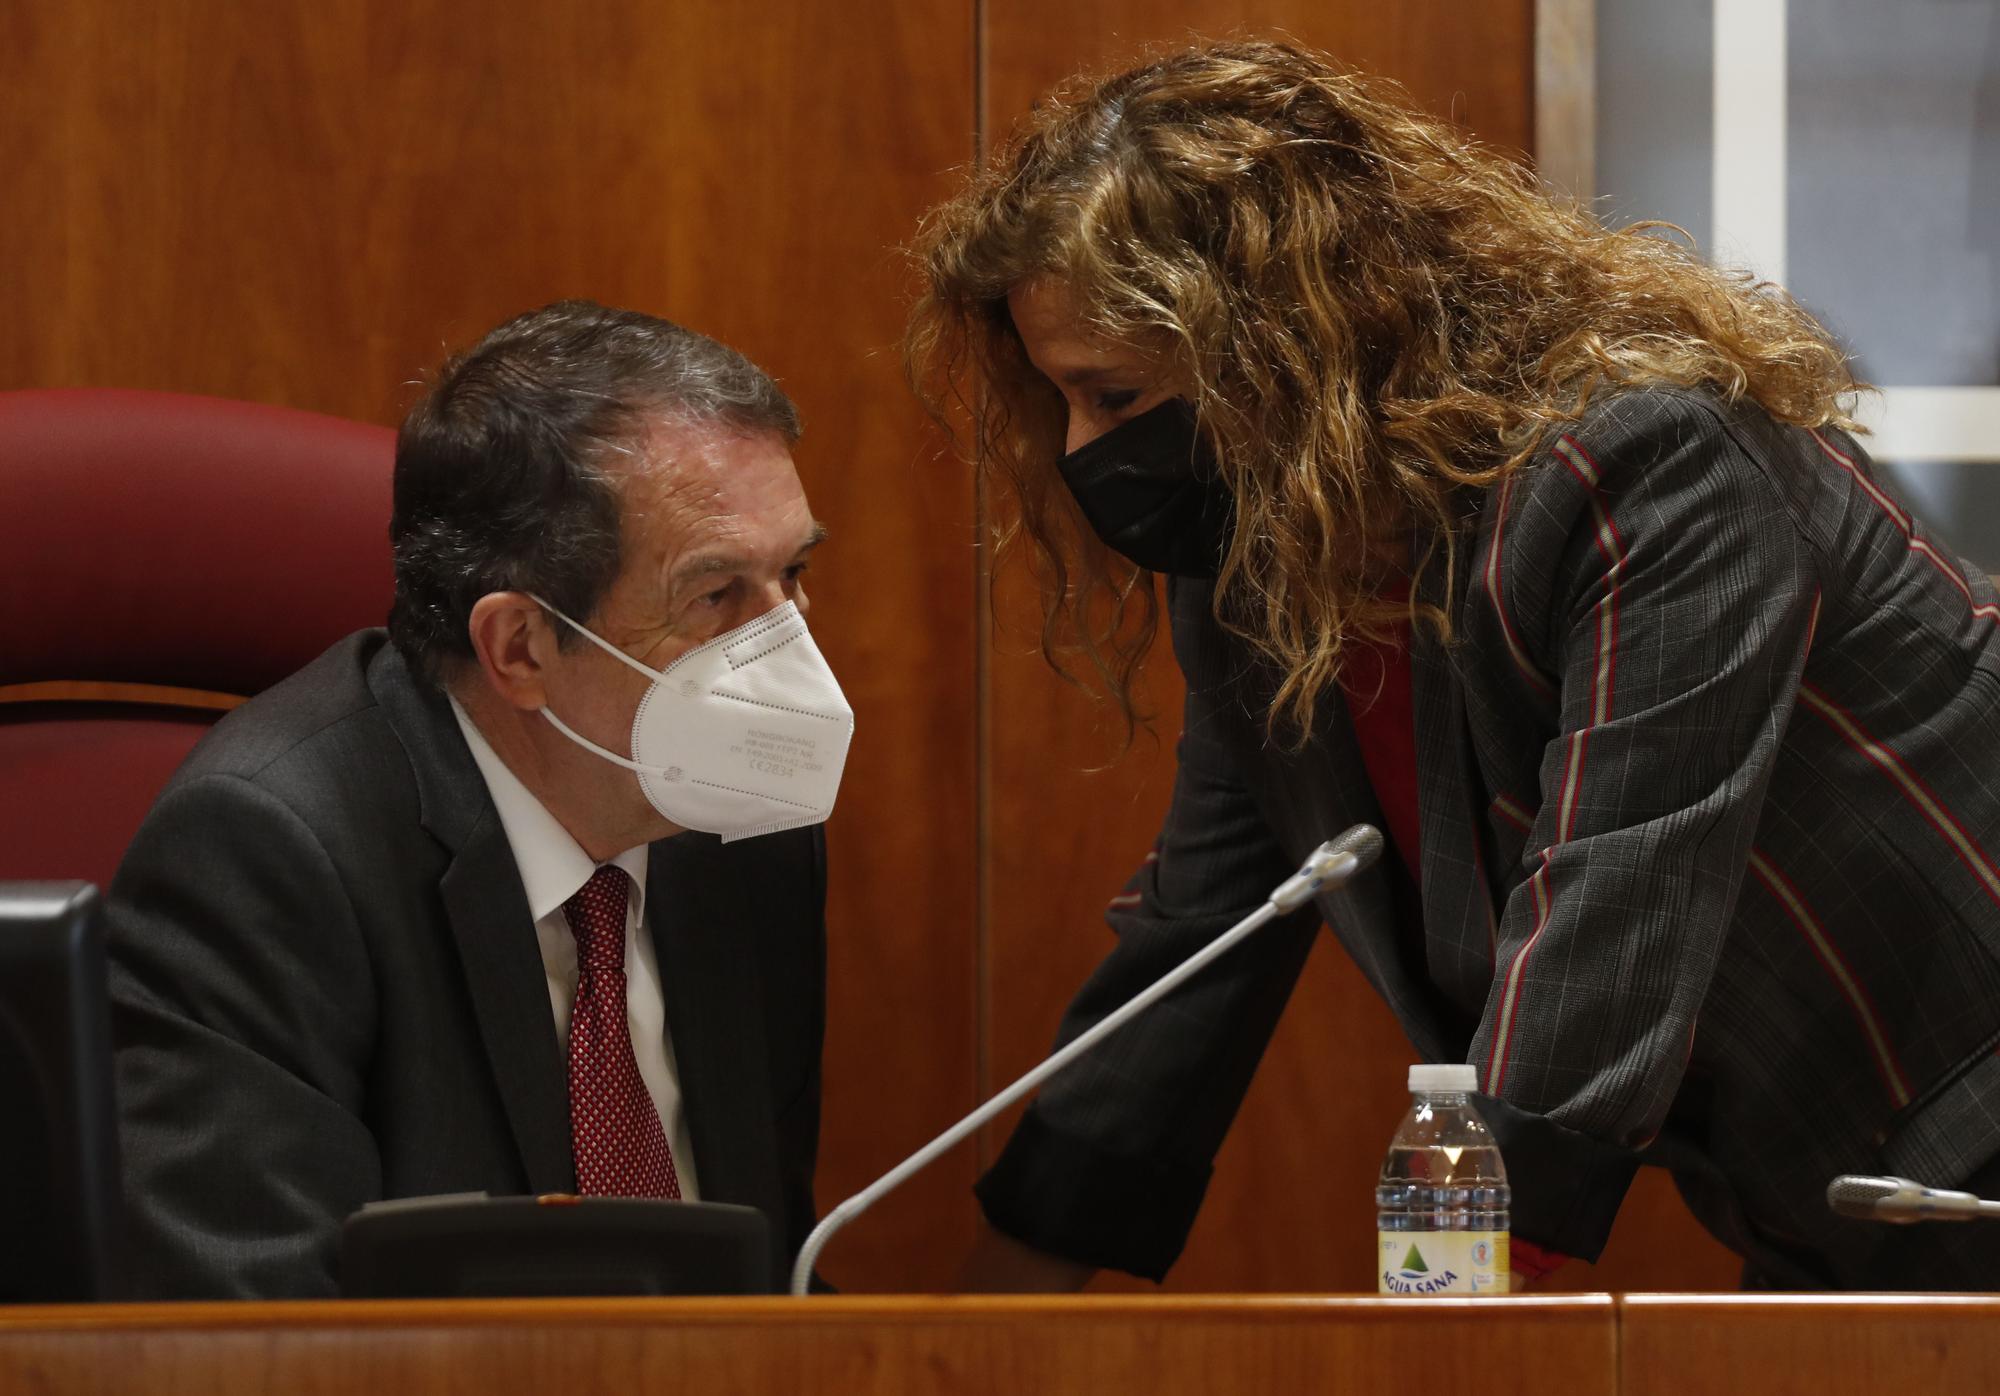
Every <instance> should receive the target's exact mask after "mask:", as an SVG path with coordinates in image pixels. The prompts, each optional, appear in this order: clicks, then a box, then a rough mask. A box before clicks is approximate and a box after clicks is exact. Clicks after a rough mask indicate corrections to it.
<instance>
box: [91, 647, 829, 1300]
mask: <svg viewBox="0 0 2000 1396" xmlns="http://www.w3.org/2000/svg"><path fill="white" fill-rule="evenodd" d="M647 878H648V885H647V895H646V908H647V918H648V921H649V923H650V925H651V928H652V932H653V937H654V942H655V945H656V947H657V950H658V954H659V963H660V979H661V989H662V991H663V993H664V995H665V998H666V1012H667V1022H668V1023H669V1024H670V1026H671V1030H672V1033H673V1040H674V1053H675V1058H676V1062H677V1066H678V1069H679V1075H680V1085H681V1090H682V1094H683V1097H684V1100H685V1103H686V1109H687V1112H688V1129H689V1133H690V1135H691V1138H692V1142H693V1147H694V1153H695V1163H696V1167H697V1169H698V1173H699V1176H700V1178H701V1185H702V1195H703V1197H704V1198H705V1199H707V1200H711V1201H718V1202H737V1203H744V1204H747V1205H750V1206H753V1207H758V1208H761V1209H763V1211H764V1212H765V1213H766V1214H767V1215H768V1216H769V1218H770V1220H771V1224H772V1232H773V1256H772V1262H773V1265H774V1267H775V1269H774V1273H775V1274H779V1275H782V1274H784V1273H785V1271H786V1269H787V1268H788V1267H789V1264H790V1257H791V1256H792V1254H793V1253H794V1252H795V1251H796V1249H797V1247H798V1246H799V1244H800V1243H801V1242H802V1241H803V1240H804V1238H805V1235H806V1232H807V1231H808V1230H809V1229H810V1227H811V1225H812V1219H813V1201H812V1177H813V1164H814V1153H815V1149H816V1147H817V1140H818V1133H819V1093H820V1041H821V1033H822V1026H823V1015H824V978H825V931H824V925H823V921H822V905H823V900H824V890H825V857H824V844H823V842H822V837H821V833H820V831H819V830H818V829H817V828H813V829H803V830H796V831H792V832H789V833H783V834H776V835H771V836H769V837H765V838H759V839H749V840H744V841H742V842H739V843H733V844H729V845H727V846H725V845H723V844H722V843H721V842H720V841H719V840H717V839H715V838H713V837H711V836H709V835H705V834H683V835H681V836H679V837H677V838H673V839H668V840H666V841H664V842H661V843H658V844H655V845H654V846H653V849H652V853H651V866H650V867H649V869H648V872H647ZM108 901H109V905H108V919H109V925H110V946H111V974H112V999H113V1012H114V1034H115V1038H116V1045H117V1062H118V1092H119V1109H120V1115H121V1119H122V1144H123V1148H124V1155H125V1167H126V1192H127V1196H128V1200H129V1206H130V1230H131V1243H132V1245H131V1251H132V1254H131V1276H130V1278H131V1287H132V1289H133V1291H134V1293H135V1294H138V1295H143V1296H152V1297H163V1298H181V1297H196V1296H228V1295H234V1296H243V1297H252V1296H258V1297H264V1296H286V1295H317V1294H330V1293H332V1292H333V1291H334V1288H335V1281H336V1276H335V1274H334V1263H335V1256H334V1246H335V1240H336V1236H337V1233H338V1228H339V1226H340V1224H341V1222H342V1220H343V1219H344V1218H346V1217H347V1216H348V1215H349V1214H350V1213H351V1212H353V1211H355V1210H356V1209H357V1208H359V1207H360V1206H361V1205H362V1204H363V1203H364V1202H369V1201H373V1200H376V1199H379V1198H391V1197H410V1196H419V1195H424V1194H431V1193H449V1192H466V1191H486V1192H490V1193H494V1194H510V1193H530V1192H532V1193H540V1192H572V1191H574V1190H575V1187H576V1178H575V1171H574V1165H573V1163H572V1159H571V1154H570V1130H569V1113H568V1111H569V1106H568V1095H567V1089H568V1088H567V1085H566V1083H565V1075H564V1064H563V1058H562V1056H561V1053H560V1052H559V1050H558V1048H557V1043H556V1035H555V1025H554V1022H553V1020H552V1017H551V1014H550V1012H549V1001H548V989H547V984H546V980H545V976H544V972H543V967H542V962H541V958H540V952H539V950H538V948H537V945H536V939H535V931H534V925H533V923H532V921H531V920H530V918H529V913H528V906H527V901H526V897H525V894H524V893H523V891H522V889H521V879H520V875H519V873H518V872H517V871H516V870H515V866H514V861H513V856H512V854H511V852H510V851H509V848H508V845H507V838H506V834H505V832H504V831H503V830H502V828H501V824H500V819H499V816H498V814H497V813H496V812H495V811H494V808H493V804H492V801H491V800H490V799H489V798H488V796H487V793H486V786H485V782H484V781H483V780H482V779H481V777H480V774H479V770H478V767H477V766H476V765H475V763H474V761H473V759H472V754H471V752H470V751H469V750H468V749H467V748H466V745H465V740H464V737H463V736H462V735H461V733H460V732H459V729H458V725H457V723H456V722H455V721H454V719H453V717H452V714H451V711H450V708H449V706H448V705H447V704H446V702H445V699H444V698H443V696H442V695H441V694H439V693H437V692H435V691H433V690H430V689H428V688H426V687H424V686H423V685H421V684H419V683H418V682H417V681H416V680H415V679H414V678H413V676H412V675H411V672H410V670H409V668H408V666H407V665H406V664H405V663H404V662H403V659H402V657H401V655H400V654H398V653H397V652H396V650H395V649H394V647H393V646H391V645H389V644H388V643H387V642H386V639H385V637H384V636H383V634H382V632H380V631H364V632H361V633H359V634H356V635H353V636H350V637H348V638H347V639H346V640H343V641H341V642H340V643H339V644H338V645H336V646H334V647H333V648H332V649H331V650H329V651H328V652H327V653H326V654H324V655H322V656H321V657H320V658H319V659H317V660H315V661H314V662H313V663H312V664H310V665H309V666H307V667H306V668H305V669H303V670H301V671H300V672H299V673H298V674H296V675H294V676H293V677H292V678H290V679H288V680H286V681H285V682H284V683H282V684H280V685H278V686H277V687H276V688H273V689H271V690H270V691H269V692H268V693H265V694H263V695H261V696H260V697H258V698H256V699H254V700H253V701H251V702H250V703H248V704H246V705H244V706H243V707H242V708H241V709H239V710H237V711H236V712H234V713H231V714H230V715H229V716H228V717H226V718H224V719H223V720H222V721H221V722H220V723H219V724H217V726H216V729H215V731H214V732H213V733H212V734H210V735H209V736H208V737H207V738H206V739H205V740H204V741H203V742H202V743H201V745H200V746H198V747H197V748H196V749H195V751H194V753H193V754H192V755H191V756H190V757H189V758H188V761H187V763H186V764H185V765H184V766H183V767H182V768H181V770H180V771H179V772H178V773H177V774H176V775H175V776H174V779H173V781H172V782H171V783H170V784H169V785H168V787H167V789H166V790H165V791H164V792H163V793H162V794H161V796H160V799H159V802H158V803H157V804H156V805H155V806H154V808H153V811H152V813H151V814H150V815H149V816H148V817H147V819H146V822H145V825H144V826H143V827H142V828H141V830H140V831H139V834H138V836H137V837H136V839H135V840H134V841H133V843H132V846H131V848H130V850H129V851H128V853H127V855H126V858H125V861H124V863H123V865H122V866H121V867H120V869H119V871H118V876H117V878H116V879H115V881H114V882H113V884H112V888H111V893H110V897H109V899H108Z"/></svg>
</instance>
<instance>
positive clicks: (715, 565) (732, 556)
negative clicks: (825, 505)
mask: <svg viewBox="0 0 2000 1396" xmlns="http://www.w3.org/2000/svg"><path fill="white" fill-rule="evenodd" d="M825 541H826V525H825V524H823V523H815V524H814V525H813V527H812V532H811V533H809V534H807V535H806V540H805V541H804V542H803V543H801V544H799V548H798V551H797V552H796V553H794V554H793V555H792V556H793V557H794V558H795V559H796V558H802V557H804V556H805V555H806V554H807V553H809V552H811V551H812V550H813V549H814V548H817V547H818V546H819V545H820V544H821V543H824V542H825ZM756 565H757V563H756V560H755V559H754V558H748V557H745V556H744V555H743V554H741V553H704V554H702V555H701V556H698V557H691V558H689V559H688V560H687V561H686V562H683V563H682V564H681V565H680V566H678V567H676V568H675V569H674V570H673V572H672V574H671V575H669V576H668V578H667V588H668V590H669V591H670V592H672V593H675V594H678V593H679V592H680V591H681V590H683V589H684V588H685V587H687V586H688V585H689V584H690V583H692V582H695V581H698V580H700V579H701V578H703V577H713V576H718V575H721V574H722V573H726V572H748V571H750V570H751V569H752V568H753V567H755V566H756Z"/></svg>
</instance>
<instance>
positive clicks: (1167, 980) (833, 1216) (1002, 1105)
mask: <svg viewBox="0 0 2000 1396" xmlns="http://www.w3.org/2000/svg"><path fill="white" fill-rule="evenodd" d="M1358 864H1359V860H1358V859H1356V858H1355V857H1354V855H1353V854H1351V853H1342V854H1339V855H1338V856H1336V857H1335V858H1333V859H1332V860H1330V865H1329V866H1327V867H1326V868H1325V869H1324V871H1322V872H1321V873H1320V875H1319V876H1318V877H1317V878H1315V879H1314V880H1313V885H1314V886H1315V887H1317V886H1318V885H1320V884H1323V883H1325V882H1327V881H1329V880H1333V879H1337V878H1340V877H1345V876H1347V875H1348V874H1350V873H1351V872H1353V871H1354V870H1355V868H1356V867H1357V866H1358ZM1287 900H1292V899H1290V898H1287ZM1298 900H1299V901H1302V900H1303V898H1300V899H1298ZM1297 904H1298V901H1293V906H1296V905H1297ZM1291 909H1292V907H1291V906H1288V907H1285V908H1284V910H1291ZM1279 910H1280V907H1279V904H1278V902H1277V900H1276V899H1275V898H1273V899H1272V900H1269V901H1266V902H1265V903H1264V904H1263V905H1262V906H1260V907H1258V908H1257V909H1256V910H1255V911H1253V912H1251V913H1250V914H1249V915H1248V916H1246V917H1244V918H1243V919H1242V920H1241V921H1238V922H1237V923H1236V924H1235V925H1234V926H1232V927H1230V928H1229V929H1228V930H1227V931H1224V932H1223V933H1222V934H1221V935H1219V936H1217V937H1216V938H1215V939H1214V940H1212V941H1210V942H1209V943H1208V944H1207V945H1205V946H1203V947H1202V948H1201V949H1200V950H1197V951H1196V952H1195V953H1194V954H1192V955H1190V956H1188V957H1187V959H1185V960H1183V961H1181V963H1180V964H1179V965H1178V966H1176V967H1175V968H1174V969H1172V970H1170V971H1169V972H1168V973H1167V974H1165V975H1163V976H1162V977H1161V978H1160V979H1159V981H1158V982H1156V983H1155V984H1153V985H1152V986H1151V987H1150V988H1147V989H1143V990H1141V991H1140V992H1139V993H1137V994H1135V995H1134V996H1133V997H1132V998H1130V999H1128V1000H1126V1001H1125V1003H1123V1004H1121V1005H1120V1006H1119V1007H1118V1008H1117V1009H1116V1010H1114V1011H1113V1012H1111V1013H1108V1014H1106V1015H1105V1016H1104V1017H1103V1018H1101V1019H1099V1020H1098V1021H1097V1022H1096V1023H1094V1024H1092V1025H1091V1026H1090V1027H1089V1028H1088V1029H1087V1030H1086V1031H1084V1032H1082V1033H1079V1034H1078V1035H1077V1037H1076V1038H1075V1039H1074V1040H1073V1041H1071V1042H1068V1043H1066V1044H1064V1046H1063V1048H1062V1050H1060V1051H1059V1052H1057V1053H1056V1054H1055V1055H1054V1056H1052V1057H1050V1058H1049V1059H1048V1060H1047V1061H1045V1062H1043V1063H1042V1064H1041V1065H1040V1066H1037V1067H1036V1068H1035V1069H1034V1070H1032V1071H1030V1072H1029V1073H1028V1074H1027V1075H1025V1076H1023V1077H1021V1079H1020V1080H1018V1081H1016V1082H1014V1084H1013V1085H1011V1086H1009V1087H1007V1088H1006V1089H1005V1090H1003V1091H1001V1092H1000V1093H999V1094H998V1095H996V1096H994V1097H993V1098H992V1099H991V1100H989V1101H987V1102H986V1103H985V1104H984V1105H982V1106H980V1107H979V1108H978V1109H977V1110H974V1111H973V1112H972V1113H971V1114H970V1115H967V1116H966V1117H965V1118H964V1119H962V1120H960V1121H959V1122H958V1123H957V1124H955V1125H953V1126H952V1127H951V1128H950V1129H948V1130H946V1131H945V1132H944V1133H943V1134H940V1135H939V1136H938V1137H937V1138H935V1139H933V1140H932V1141H931V1142H930V1143H928V1144H926V1145H925V1146H924V1147H923V1148H921V1149H919V1150H918V1151H917V1152H916V1153H914V1154H912V1155H910V1157H909V1158H907V1159H905V1160H904V1161H903V1162H902V1163H900V1164H898V1165H897V1166H896V1167H895V1168H893V1169H891V1170H890V1171H889V1172H888V1173H885V1174H884V1175H883V1176H882V1177H881V1178H879V1179H877V1180H876V1181H875V1182H874V1183H872V1184H870V1185H869V1186H868V1187H867V1188H865V1189H863V1190H862V1191H860V1192H858V1193H856V1194H855V1195H854V1196H852V1197H850V1198H848V1199H847V1200H846V1201H845V1202H843V1203H841V1204H840V1205H839V1206H838V1207H835V1208H834V1209H833V1210H832V1211H831V1212H829V1213H827V1215H826V1217H825V1218H824V1219H823V1220H822V1221H821V1222H820V1224H819V1225H818V1226H816V1227H814V1228H813V1230H812V1234H811V1235H810V1236H808V1237H806V1243H805V1245H804V1246H802V1247H800V1248H799V1257H798V1260H797V1262H796V1263H795V1264H794V1265H793V1266H792V1293H793V1294H795V1295H797V1294H804V1293H805V1292H806V1288H807V1286H808V1285H809V1284H810V1283H811V1281H812V1272H813V1266H814V1265H815V1264H817V1263H818V1261H819V1253H820V1251H821V1250H822V1249H823V1248H824V1247H825V1246H826V1243H827V1242H828V1241H830V1240H831V1239H833V1233H834V1232H836V1231H838V1230H839V1229H840V1228H841V1227H843V1226H845V1225H846V1224H847V1223H848V1222H850V1221H852V1220H853V1219H854V1218H856V1217H858V1216H860V1215H861V1214H862V1213H863V1212H865V1211H867V1210H868V1209H869V1208H870V1207H872V1206H874V1205H875V1204H876V1203H877V1202H879V1201H881V1200H882V1198H883V1197H884V1196H886V1195H887V1194H889V1193H890V1192H893V1191H894V1190H895V1189H896V1188H898V1187H900V1186H901V1185H902V1184H903V1182H904V1181H905V1180H907V1179H908V1178H909V1177H910V1175H911V1174H913V1173H915V1172H917V1171H918V1170H919V1169H921V1168H923V1167H924V1166H925V1165H927V1164H929V1163H930V1162H931V1161H932V1160H934V1159H936V1158H937V1157H938V1156H939V1155H940V1154H942V1153H944V1152H945V1151H947V1150H948V1149H950V1148H952V1147H953V1146H954V1145H956V1144H959V1143H960V1142H962V1141H963V1140H964V1139H966V1138H967V1137H968V1136H969V1135H971V1134H972V1132H973V1131H974V1130H976V1129H978V1128H979V1127H980V1126H981V1125H983V1124H986V1123H987V1122H988V1121H989V1120H991V1119H993V1117H994V1116H996V1115H998V1114H999V1113H1000V1112H1001V1111H1003V1110H1005V1109H1006V1108H1007V1107H1008V1106H1010V1105H1012V1104H1013V1103H1014V1102H1015V1101H1017V1100H1019V1099H1020V1098H1021V1097H1022V1096H1024V1095H1026V1094H1028V1092H1030V1091H1032V1090H1034V1089H1035V1087H1037V1086H1039V1085H1041V1084H1042V1082H1044V1081H1046V1080H1048V1079H1049V1077H1051V1076H1053V1075H1055V1074H1056V1073H1057V1072H1058V1071H1061V1070H1062V1069H1063V1068H1064V1067H1066V1066H1068V1065H1069V1064H1070V1063H1071V1062H1073V1061H1075V1060H1076V1059H1077V1058H1078V1057H1080V1056H1082V1055H1083V1054H1084V1053H1085V1052H1088V1051H1089V1050H1090V1049H1091V1048H1092V1047H1094V1046H1096V1045H1097V1044H1098V1043H1099V1042H1101V1041H1103V1040H1104V1039H1105V1038H1106V1037H1109V1036H1110V1035H1111V1034H1112V1033H1114V1032H1116V1031H1117V1030H1118V1029H1119V1028H1122V1027H1124V1026H1125V1024H1126V1023H1127V1022H1129V1021H1130V1020H1131V1019H1132V1018H1133V1017H1135V1016H1136V1015H1137V1014H1139V1013H1141V1012H1143V1011H1144V1010H1145V1009H1146V1008H1148V1007H1149V1006H1151V1005H1152V1004H1154V1003H1156V1002H1158V1001H1159V1000H1160V999H1162V998H1164V997H1166V996H1167V995H1168V994H1170V993H1172V992H1173V991H1174V990H1175V989H1177V988H1179V987H1180V986H1181V984H1182V983H1184V982H1185V981H1186V980H1187V979H1188V978H1189V977H1190V976H1191V975H1194V974H1197V973H1199V972H1200V971H1201V970H1202V969H1203V968H1204V967H1206V966H1207V965H1208V964H1209V962H1210V961H1212V960H1214V959H1215V958H1216V957H1217V956H1218V955H1221V954H1223V953H1225V952H1226V951H1228V950H1229V949H1230V948H1231V947H1233V946H1234V945H1235V944H1236V943H1237V942H1238V941H1240V940H1242V939H1243V938H1244V937H1245V936H1248V935H1250V934H1251V933H1252V932H1253V931H1255V930H1257V929H1258V928H1259V927H1261V926H1263V925H1264V923H1265V922H1267V921H1269V920H1270V919H1271V918H1272V917H1274V916H1276V915H1278V914H1279Z"/></svg>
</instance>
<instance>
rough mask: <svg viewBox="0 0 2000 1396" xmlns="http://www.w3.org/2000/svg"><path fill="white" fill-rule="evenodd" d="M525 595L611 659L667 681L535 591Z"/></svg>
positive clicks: (655, 678)
mask: <svg viewBox="0 0 2000 1396" xmlns="http://www.w3.org/2000/svg"><path fill="white" fill-rule="evenodd" d="M525 595H526V596H527V598H528V599H529V600H530V601H532V602H534V603H535V604H536V605H537V606H540V607H541V608H542V609H543V610H544V611H547V612H548V613H549V614H550V615H552V616H554V617H555V618H556V619H557V620H559V621H561V622H562V623H563V624H564V625H567V626H568V627H569V628H570V629H571V630H574V631H575V632H576V633H577V634H579V635H581V636H583V638H584V639H586V640H588V641H590V643H591V644H593V645H596V646H597V647H598V648H599V649H601V650H603V651H604V652H605V653H606V654H608V655H610V656H611V657H612V658H613V659H615V660H617V661H619V662H620V663H621V664H625V665H629V666H630V667H631V668H634V669H637V670H638V671H639V672H640V673H642V674H644V675H645V676H646V677H647V678H649V679H651V680H652V681H653V682H654V683H665V682H666V681H667V676H666V675H665V674H662V673H661V672H660V671H659V670H658V669H649V668H647V667H646V666H645V665H643V664H641V663H640V662H639V661H638V660H636V659H634V658H633V657H632V656H631V655H629V654H627V653H625V651H624V650H621V649H619V648H618V646H616V645H614V644H612V643H611V642H610V641H609V640H607V639H605V638H604V637H603V636H602V635H599V634H598V633H597V632H596V631H594V630H592V629H590V628H589V627H587V626H582V625H578V624H577V623H576V622H575V621H573V620H571V619H570V618H569V617H568V616H566V615H564V614H563V613H562V612H561V611H558V610H557V609H556V608H555V607H553V606H551V605H550V604H549V603H548V602H546V601H544V600H542V598H541V597H539V596H537V595H535V593H533V592H532V591H530V592H527V593H525ZM564 730H568V729H564Z"/></svg>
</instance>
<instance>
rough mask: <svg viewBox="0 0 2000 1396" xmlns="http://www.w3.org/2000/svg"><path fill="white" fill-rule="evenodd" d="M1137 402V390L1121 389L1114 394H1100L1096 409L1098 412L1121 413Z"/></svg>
mask: <svg viewBox="0 0 2000 1396" xmlns="http://www.w3.org/2000/svg"><path fill="white" fill-rule="evenodd" d="M1138 400H1139V390H1138V389H1137V388H1128V389H1121V390H1119V391H1118V392H1115V393H1103V394H1100V395H1099V397H1098V399H1097V407H1098V410H1099V411H1100V412H1123V411H1124V410H1125V409H1126V408H1128V407H1130V406H1131V405H1132V404H1133V403H1135V402H1137V401H1138Z"/></svg>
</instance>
